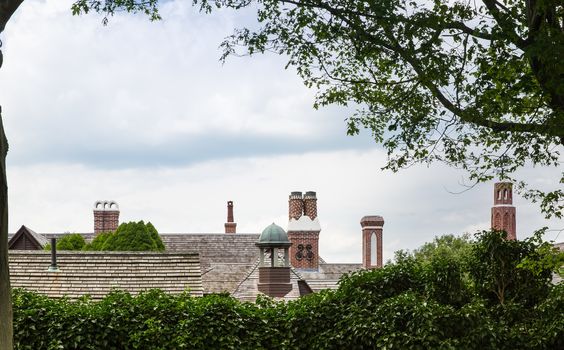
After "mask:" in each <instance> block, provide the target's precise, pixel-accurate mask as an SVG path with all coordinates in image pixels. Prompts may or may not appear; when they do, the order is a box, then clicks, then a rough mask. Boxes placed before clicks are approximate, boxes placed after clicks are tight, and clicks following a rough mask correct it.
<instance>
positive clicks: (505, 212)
mask: <svg viewBox="0 0 564 350" xmlns="http://www.w3.org/2000/svg"><path fill="white" fill-rule="evenodd" d="M491 223H492V228H494V229H496V230H504V231H505V232H507V239H517V227H516V221H515V207H513V206H502V207H495V206H494V207H492V221H491Z"/></svg>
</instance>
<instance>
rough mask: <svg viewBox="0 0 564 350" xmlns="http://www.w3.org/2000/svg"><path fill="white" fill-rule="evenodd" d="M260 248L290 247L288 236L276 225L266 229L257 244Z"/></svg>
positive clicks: (273, 224)
mask: <svg viewBox="0 0 564 350" xmlns="http://www.w3.org/2000/svg"><path fill="white" fill-rule="evenodd" d="M257 245H259V246H289V245H290V241H289V240H288V234H287V233H286V231H284V229H283V228H282V227H280V226H278V225H276V224H275V223H272V224H271V225H269V226H268V227H267V228H265V229H264V230H263V231H262V233H261V235H260V238H259V241H258V242H257Z"/></svg>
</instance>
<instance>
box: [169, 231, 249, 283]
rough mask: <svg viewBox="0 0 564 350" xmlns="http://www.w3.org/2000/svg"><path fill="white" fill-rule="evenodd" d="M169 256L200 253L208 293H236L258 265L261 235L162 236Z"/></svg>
mask: <svg viewBox="0 0 564 350" xmlns="http://www.w3.org/2000/svg"><path fill="white" fill-rule="evenodd" d="M160 236H161V239H162V241H163V243H164V245H165V247H166V250H167V251H168V252H181V251H197V252H198V253H200V263H201V267H202V284H203V287H204V293H206V294H208V293H221V292H228V293H233V291H234V290H235V288H237V286H238V284H239V283H240V282H241V281H242V280H243V279H244V278H245V276H246V275H247V273H248V271H249V269H250V268H251V267H253V266H254V264H255V263H256V262H257V261H258V256H259V251H258V249H257V247H256V246H255V243H256V242H257V241H258V238H259V236H260V235H259V234H241V233H237V234H225V233H207V234H181V233H177V234H170V233H162V234H160Z"/></svg>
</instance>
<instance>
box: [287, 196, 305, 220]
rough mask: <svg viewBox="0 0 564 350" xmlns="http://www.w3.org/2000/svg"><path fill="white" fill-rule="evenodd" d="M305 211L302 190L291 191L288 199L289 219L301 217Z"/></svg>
mask: <svg viewBox="0 0 564 350" xmlns="http://www.w3.org/2000/svg"><path fill="white" fill-rule="evenodd" d="M303 212H304V202H303V200H302V193H301V192H292V193H290V198H289V199H288V219H296V220H297V219H299V218H300V217H301V216H302V214H303Z"/></svg>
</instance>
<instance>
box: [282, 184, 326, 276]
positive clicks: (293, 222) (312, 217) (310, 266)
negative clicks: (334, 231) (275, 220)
mask: <svg viewBox="0 0 564 350" xmlns="http://www.w3.org/2000/svg"><path fill="white" fill-rule="evenodd" d="M288 203H289V208H288V212H289V217H290V219H289V221H288V239H289V240H290V242H291V243H292V245H291V246H290V263H291V265H292V266H293V267H295V268H297V269H304V270H318V269H319V233H320V232H321V226H320V225H319V220H318V218H317V197H316V194H315V192H311V191H310V192H306V194H305V196H304V197H303V199H302V193H301V192H292V193H291V194H290V198H289V200H288Z"/></svg>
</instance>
